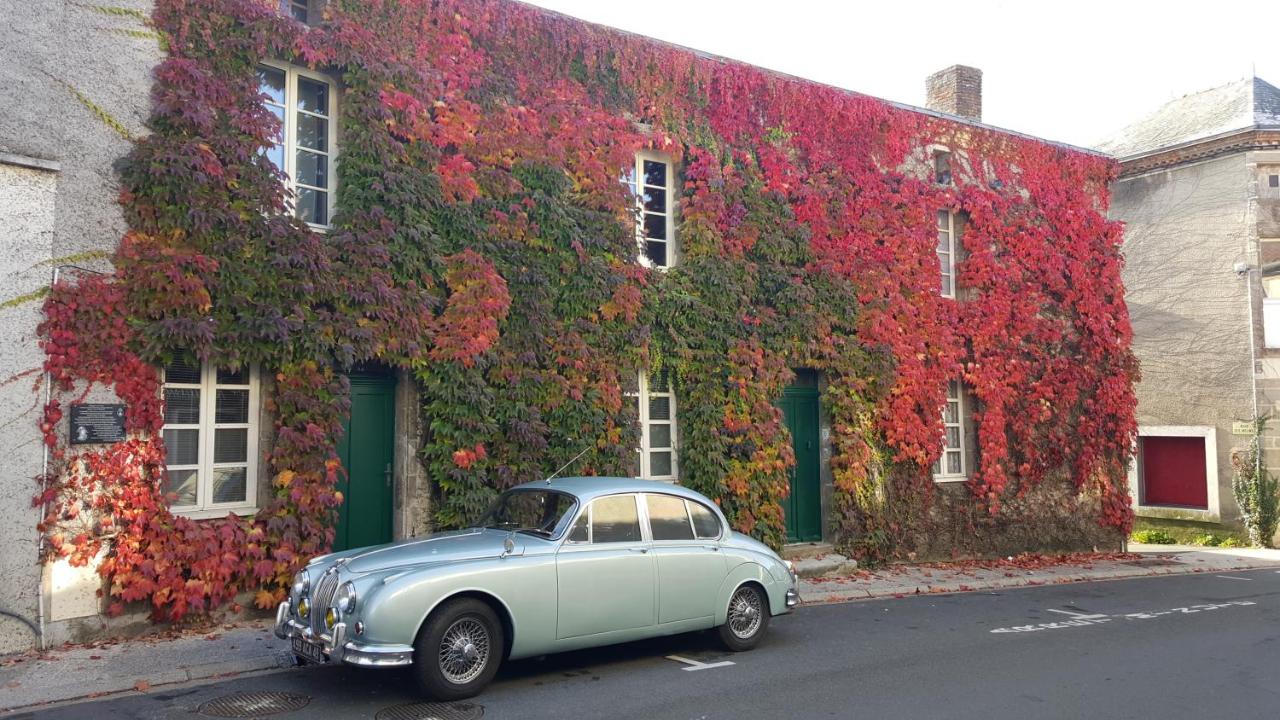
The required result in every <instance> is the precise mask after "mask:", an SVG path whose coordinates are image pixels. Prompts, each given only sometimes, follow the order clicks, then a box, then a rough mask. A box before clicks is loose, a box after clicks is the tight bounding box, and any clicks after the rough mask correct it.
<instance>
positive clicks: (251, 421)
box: [161, 360, 258, 517]
mask: <svg viewBox="0 0 1280 720" xmlns="http://www.w3.org/2000/svg"><path fill="white" fill-rule="evenodd" d="M161 432H162V435H163V437H164V445H165V450H166V458H167V461H166V468H165V469H166V477H165V488H164V490H165V493H166V494H167V495H172V498H171V501H170V506H169V507H170V509H171V510H173V511H174V512H177V513H182V514H187V515H196V516H203V517H220V516H223V515H226V513H227V512H251V511H253V510H254V509H255V508H256V506H257V492H258V486H257V476H258V371H257V369H256V368H241V369H237V370H231V369H229V368H219V367H215V366H214V365H211V364H204V365H199V364H194V363H189V362H187V361H185V360H175V361H174V362H172V363H170V364H168V365H167V366H165V368H164V429H163V430H162V431H161Z"/></svg>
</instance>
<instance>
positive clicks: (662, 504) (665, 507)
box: [645, 495, 693, 540]
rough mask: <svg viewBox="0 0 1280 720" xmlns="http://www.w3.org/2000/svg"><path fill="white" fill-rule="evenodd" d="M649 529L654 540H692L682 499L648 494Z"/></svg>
mask: <svg viewBox="0 0 1280 720" xmlns="http://www.w3.org/2000/svg"><path fill="white" fill-rule="evenodd" d="M645 499H646V502H647V504H648V506H649V530H650V531H651V532H652V533H653V539H654V540H692V539H693V528H692V527H691V526H690V525H689V516H688V514H687V513H686V512H685V509H684V500H682V499H680V498H677V497H671V496H670V495H649V496H647V497H646V498H645Z"/></svg>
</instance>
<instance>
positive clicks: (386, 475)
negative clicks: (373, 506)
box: [382, 463, 391, 487]
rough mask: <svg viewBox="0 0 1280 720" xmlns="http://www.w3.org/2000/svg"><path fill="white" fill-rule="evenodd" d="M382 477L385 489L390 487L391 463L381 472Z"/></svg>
mask: <svg viewBox="0 0 1280 720" xmlns="http://www.w3.org/2000/svg"><path fill="white" fill-rule="evenodd" d="M382 477H383V478H384V479H385V480H386V482H387V487H391V463H387V469H386V470H383V471H382Z"/></svg>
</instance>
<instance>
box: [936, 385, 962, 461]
mask: <svg viewBox="0 0 1280 720" xmlns="http://www.w3.org/2000/svg"><path fill="white" fill-rule="evenodd" d="M964 405H965V403H964V387H963V386H962V385H961V384H960V381H959V380H952V381H950V382H948V383H947V406H946V407H945V408H944V409H943V411H942V428H943V431H944V438H943V442H942V455H940V456H939V457H938V461H937V462H935V463H934V464H933V479H934V480H937V481H940V482H944V481H949V480H967V479H968V468H967V464H968V458H967V457H966V453H965V442H964V422H965V407H964Z"/></svg>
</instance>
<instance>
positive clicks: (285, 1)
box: [280, 0, 319, 24]
mask: <svg viewBox="0 0 1280 720" xmlns="http://www.w3.org/2000/svg"><path fill="white" fill-rule="evenodd" d="M312 4H313V3H312V2H311V0H280V14H281V15H288V16H289V17H291V18H293V19H294V20H297V21H298V22H300V23H307V24H310V23H311V22H312V21H313V20H314V19H317V18H313V17H312V7H311V6H312ZM314 4H319V3H314ZM316 14H317V15H318V13H316Z"/></svg>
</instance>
